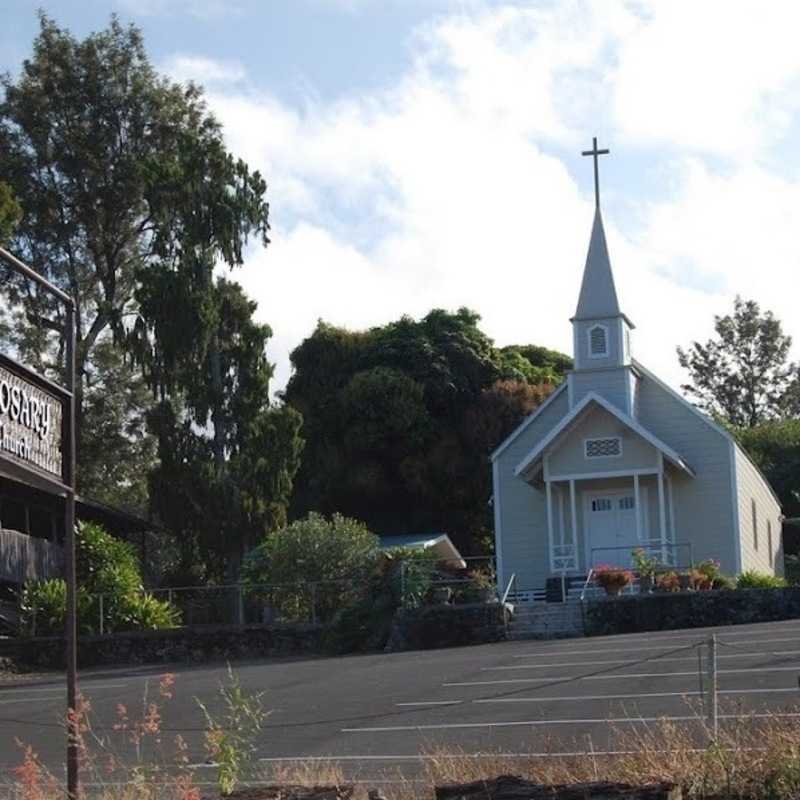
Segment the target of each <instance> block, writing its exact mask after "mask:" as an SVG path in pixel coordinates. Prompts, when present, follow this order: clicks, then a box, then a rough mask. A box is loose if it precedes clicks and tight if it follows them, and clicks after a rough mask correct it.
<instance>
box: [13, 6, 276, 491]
mask: <svg viewBox="0 0 800 800" xmlns="http://www.w3.org/2000/svg"><path fill="white" fill-rule="evenodd" d="M0 86H2V89H3V97H2V101H0V175H2V176H3V180H4V181H7V182H8V184H9V186H10V187H11V189H12V191H13V193H14V195H15V197H16V201H17V202H18V203H19V205H20V206H21V207H22V209H24V214H23V215H22V217H21V219H20V220H19V224H18V225H17V226H16V229H15V231H14V232H13V234H12V235H11V237H10V239H9V243H8V244H9V247H10V249H11V250H12V251H13V252H15V254H16V255H18V256H19V257H21V258H22V259H23V260H25V261H26V262H28V263H29V264H30V265H31V266H32V267H33V268H34V269H36V270H37V271H38V272H39V273H41V274H42V275H44V276H45V277H46V278H48V279H49V280H50V281H52V282H53V283H55V284H56V285H57V286H58V287H59V288H61V289H63V290H64V291H65V292H67V293H68V294H69V295H70V296H71V297H72V299H73V300H74V302H75V306H76V323H77V347H76V361H77V372H78V376H79V381H78V385H77V387H76V402H77V407H78V435H79V444H80V443H82V441H83V437H84V428H85V427H86V415H85V413H84V404H85V397H86V393H87V385H88V382H89V380H90V378H91V376H92V375H94V376H95V378H96V377H97V371H98V370H99V369H102V363H101V362H102V359H99V358H95V352H96V350H97V348H98V347H100V346H102V345H103V343H104V342H107V341H109V340H110V339H112V338H113V339H114V341H115V342H116V343H117V344H123V343H124V342H125V341H126V338H127V336H128V333H129V329H130V326H131V324H132V321H133V320H134V319H136V317H137V315H138V314H139V308H138V302H137V299H136V293H137V289H138V288H139V287H140V286H141V285H142V283H143V282H144V281H146V280H147V276H148V275H149V273H150V272H151V271H152V270H167V271H168V270H174V269H177V268H179V267H181V266H185V262H186V260H187V258H189V257H191V256H192V253H191V251H190V250H189V249H188V247H191V245H190V244H189V242H190V241H195V240H197V239H198V238H205V240H206V252H205V254H204V257H205V259H206V261H205V262H204V264H203V269H207V267H208V263H209V261H220V262H223V263H225V264H227V265H228V266H230V267H234V266H236V265H238V264H240V263H241V262H242V248H243V246H244V244H245V242H246V240H247V237H248V235H251V234H252V235H254V236H256V237H257V238H258V239H260V240H262V241H264V242H266V241H267V231H268V221H267V220H268V206H267V203H266V202H265V200H264V194H265V190H266V185H265V183H264V181H263V180H262V178H261V176H260V175H259V174H258V173H257V172H251V171H250V170H249V169H248V168H247V165H246V164H245V163H244V162H242V161H241V160H237V159H235V158H234V157H233V156H232V155H230V154H229V153H228V152H227V150H226V149H225V146H224V142H223V139H222V130H221V128H220V125H219V124H218V123H217V121H216V120H215V119H214V118H213V116H211V115H210V114H209V113H208V111H207V109H206V106H205V103H204V100H203V94H202V90H201V89H200V88H199V87H197V86H194V85H191V84H190V85H187V86H183V85H179V84H175V83H172V82H170V81H169V80H167V79H166V78H163V77H161V76H159V75H158V74H157V73H156V72H155V71H154V69H153V68H152V66H151V65H150V62H149V60H148V58H147V54H146V52H145V48H144V43H143V40H142V36H141V33H140V32H139V31H138V30H137V29H136V28H135V27H124V26H123V25H121V24H120V23H119V22H118V20H117V19H116V18H114V17H112V20H111V23H110V25H109V26H108V28H106V29H105V30H102V31H100V32H97V33H93V34H91V35H89V36H88V37H86V38H85V39H83V40H78V39H76V38H75V37H73V36H72V35H71V34H70V33H69V31H66V30H64V29H62V28H60V27H59V26H58V25H56V24H55V22H53V21H52V20H51V19H50V18H48V17H47V16H46V15H45V14H44V13H42V14H40V27H39V34H38V36H37V37H36V39H35V41H34V44H33V54H32V56H31V57H30V58H29V59H27V60H26V61H25V62H24V63H23V65H22V69H21V71H20V74H19V76H18V77H16V78H13V77H11V76H9V75H5V76H3V77H2V78H0ZM0 277H2V285H1V286H0V290H1V291H2V292H3V293H4V295H5V297H6V299H7V300H8V301H9V303H10V305H11V307H12V308H14V309H17V310H18V313H17V318H16V320H15V322H16V324H15V325H14V326H12V327H11V328H10V329H9V330H10V331H11V334H10V335H11V336H13V340H12V341H10V342H8V343H9V344H10V345H11V346H12V347H14V348H15V350H16V351H17V352H18V353H19V354H20V355H21V356H22V357H23V358H24V359H25V360H26V361H27V362H28V363H30V364H32V365H33V366H34V367H36V368H37V369H38V370H40V371H41V372H44V373H45V374H49V375H51V376H53V377H58V374H59V372H60V370H61V368H62V360H63V352H64V347H63V341H61V340H60V337H61V330H62V329H63V319H62V317H61V315H62V309H61V308H60V306H59V305H58V304H57V303H54V302H53V301H52V300H51V299H50V298H49V297H48V296H47V295H46V294H44V293H42V292H41V291H40V290H39V289H38V288H37V287H36V286H33V285H32V284H30V282H23V281H20V280H18V279H16V278H15V276H14V275H12V274H10V273H5V274H3V275H2V276H0ZM192 299H195V298H192ZM200 299H201V300H202V298H200ZM198 313H202V310H199V311H198ZM157 335H158V333H157V332H156V336H157ZM120 388H121V387H120ZM143 410H144V409H141V408H136V409H132V410H131V414H130V415H129V416H127V417H126V418H124V419H118V420H116V421H114V420H110V419H108V418H106V420H105V422H107V423H109V424H111V423H114V422H116V424H118V425H120V426H124V425H128V426H134V427H136V431H137V435H141V436H144V423H143V413H142V412H143ZM78 452H79V463H78V467H79V472H78V485H79V489H82V487H83V483H84V477H85V476H86V475H87V474H89V473H97V472H98V471H101V470H102V469H103V466H104V465H103V459H105V458H112V459H113V458H114V450H113V448H106V450H105V451H103V449H102V448H100V449H98V448H94V447H90V448H83V447H79V450H78ZM87 459H99V462H98V461H96V460H95V461H94V462H93V463H91V464H90V463H87ZM132 466H134V467H135V468H136V469H139V467H140V465H139V464H138V463H136V464H134V465H132ZM117 467H119V464H116V465H114V468H113V469H111V470H110V471H111V472H112V473H115V474H116V473H117V472H118V470H117ZM132 477H135V476H132Z"/></svg>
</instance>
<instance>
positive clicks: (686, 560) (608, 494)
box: [541, 468, 692, 576]
mask: <svg viewBox="0 0 800 800" xmlns="http://www.w3.org/2000/svg"><path fill="white" fill-rule="evenodd" d="M541 490H542V491H543V493H544V495H545V503H546V519H547V542H548V553H549V565H548V568H549V573H550V575H551V576H557V575H558V576H560V575H568V576H569V575H573V576H574V575H586V574H587V573H588V572H589V570H590V569H592V568H594V567H597V566H598V565H600V564H611V565H614V566H621V567H630V566H631V565H632V552H633V551H634V550H635V549H637V548H642V549H643V550H644V551H645V552H646V554H647V555H648V556H649V557H652V558H656V559H657V560H658V561H659V562H660V563H661V564H664V565H666V566H674V567H684V566H688V565H689V564H690V563H691V561H692V553H691V545H690V544H689V543H687V542H685V541H682V540H681V539H680V537H679V532H678V531H677V530H676V517H675V508H674V506H675V489H674V483H673V480H672V475H671V474H670V470H669V469H668V468H665V469H663V470H659V469H658V468H656V469H653V470H638V471H636V472H633V473H631V474H627V475H621V474H619V473H613V472H609V473H608V474H605V475H591V476H585V475H579V474H575V475H557V476H552V477H550V478H549V479H544V480H543V481H542V482H541Z"/></svg>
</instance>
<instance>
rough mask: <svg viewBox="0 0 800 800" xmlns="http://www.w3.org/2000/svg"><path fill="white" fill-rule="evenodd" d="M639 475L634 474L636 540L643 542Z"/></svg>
mask: <svg viewBox="0 0 800 800" xmlns="http://www.w3.org/2000/svg"><path fill="white" fill-rule="evenodd" d="M639 500H640V495H639V474H638V473H634V474H633V507H634V508H635V509H636V540H637V541H639V542H641V541H642V511H641V508H640V507H639Z"/></svg>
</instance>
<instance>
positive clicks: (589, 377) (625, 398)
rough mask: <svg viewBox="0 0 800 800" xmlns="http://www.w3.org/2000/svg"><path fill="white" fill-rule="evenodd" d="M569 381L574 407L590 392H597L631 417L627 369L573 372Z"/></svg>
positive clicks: (615, 368)
mask: <svg viewBox="0 0 800 800" xmlns="http://www.w3.org/2000/svg"><path fill="white" fill-rule="evenodd" d="M569 380H570V381H571V382H572V405H573V407H574V406H577V405H578V403H580V402H581V400H583V398H584V397H586V395H587V394H589V392H596V393H597V394H599V395H600V396H601V397H603V398H604V399H606V400H608V402H609V403H613V404H614V405H615V406H616V407H617V408H618V409H619V410H620V411H622V413H623V414H628V415H630V408H629V398H630V394H629V393H630V379H629V377H628V368H627V367H614V368H612V369H597V370H589V371H586V372H572V373H570V376H569Z"/></svg>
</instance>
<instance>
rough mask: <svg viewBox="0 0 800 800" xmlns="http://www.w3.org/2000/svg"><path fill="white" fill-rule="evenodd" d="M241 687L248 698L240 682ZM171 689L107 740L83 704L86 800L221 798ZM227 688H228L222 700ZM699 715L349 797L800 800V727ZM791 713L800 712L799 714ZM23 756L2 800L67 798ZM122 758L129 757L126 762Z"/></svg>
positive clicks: (214, 727) (329, 772) (280, 766)
mask: <svg viewBox="0 0 800 800" xmlns="http://www.w3.org/2000/svg"><path fill="white" fill-rule="evenodd" d="M235 685H236V687H237V690H240V689H241V687H239V686H238V683H236V684H235ZM174 691H175V686H174V678H173V676H171V675H165V676H162V678H161V680H160V681H159V683H158V689H157V691H153V692H152V693H151V694H147V693H146V694H145V696H144V697H143V699H142V704H141V708H138V709H136V710H135V711H134V710H129V709H127V708H125V707H123V706H119V707H118V708H117V716H116V718H117V721H116V723H115V724H114V726H113V731H112V732H110V733H105V734H102V735H101V734H99V733H96V732H95V731H94V730H93V728H92V723H91V709H90V708H89V707H88V705H87V704H85V703H82V704H81V706H80V708H79V709H78V714H77V717H76V719H77V722H78V727H79V732H80V741H79V747H80V752H81V774H82V781H83V782H84V784H85V785H87V786H90V787H91V790H90V793H89V794H88V796H90V797H92V798H97V800H201V798H207V797H215V796H218V795H217V793H216V792H215V791H214V790H213V787H210V786H209V784H208V779H209V777H212V778H213V777H216V776H215V775H214V774H213V773H214V772H215V770H213V769H212V770H205V769H204V770H202V771H200V772H198V771H196V770H195V769H193V768H192V767H191V766H190V763H189V762H190V758H189V755H188V752H189V750H188V747H187V745H186V743H185V742H184V740H183V739H182V738H181V736H180V735H179V734H176V735H172V734H167V733H166V731H164V730H163V729H162V722H161V720H162V715H163V712H164V710H165V708H166V707H167V706H168V704H169V702H170V701H171V699H172V697H173V694H174ZM224 691H225V687H222V688H221V692H223V698H224V697H225V695H224ZM237 697H239V696H237ZM251 701H252V698H247V697H239V699H238V700H237V703H239V704H240V705H239V706H237V708H239V709H245V710H246V709H252V708H253V706H248V705H247V704H248V703H250V702H251ZM259 702H260V701H259ZM259 708H260V706H259ZM694 708H695V711H696V712H698V713H697V724H694V725H691V726H687V725H685V724H676V723H674V722H671V721H668V720H661V721H658V722H655V723H652V724H651V723H644V722H642V723H638V724H636V725H625V726H623V727H622V728H619V729H616V730H615V729H613V728H612V740H613V742H614V745H613V751H614V752H613V754H611V755H607V754H604V753H600V752H595V750H596V748H594V747H593V746H592V743H591V741H590V740H587V739H582V740H576V741H574V742H566V743H565V741H564V740H563V739H561V740H559V741H558V742H555V741H551V742H547V741H542V740H537V744H536V753H535V754H533V753H532V754H531V755H529V756H525V755H524V754H523V755H522V756H521V757H519V758H513V759H511V758H508V757H503V756H502V754H501V753H499V752H498V753H492V752H487V753H485V754H482V755H480V756H473V755H470V754H468V753H465V752H463V751H459V750H457V749H441V748H429V749H427V750H425V751H424V752H423V753H422V755H423V756H424V758H423V760H422V763H421V767H420V770H421V771H420V773H419V775H418V777H417V779H416V780H409V779H406V778H404V777H403V776H402V774H401V773H400V772H399V771H395V773H394V774H391V773H390V774H388V775H387V776H386V777H387V778H388V779H389V780H388V781H387V782H385V783H383V782H377V781H376V782H375V783H371V782H370V781H368V780H365V781H363V782H359V783H358V784H357V785H356V790H355V793H354V800H366V797H367V790H368V789H370V788H373V787H376V786H377V787H379V788H380V789H381V791H382V793H383V795H384V796H385V797H386V798H387V800H430V798H431V797H433V791H434V787H436V786H439V785H443V784H449V783H471V782H473V781H482V780H487V779H491V778H495V777H498V776H500V775H508V774H513V775H518V776H520V777H522V778H525V779H528V780H530V781H532V782H535V783H542V784H570V783H585V782H595V781H611V782H619V783H628V784H634V785H643V784H649V783H656V782H669V783H676V784H679V785H681V786H682V787H683V789H684V796H685V797H686V798H692V799H694V800H699V798H706V797H708V798H711V797H713V798H714V800H744V798H747V800H796V798H800V726H798V724H797V721H796V718H793V717H782V716H777V715H774V716H764V717H756V716H751V717H750V718H747V717H745V718H744V719H741V720H729V721H728V722H727V724H725V723H723V724H721V726H720V731H719V734H718V736H717V738H716V740H715V741H712V739H713V737H712V736H711V735H710V731H708V730H707V729H706V727H705V724H704V720H703V717H702V715H701V714H700V713H699V709H697V708H696V707H694ZM723 711H728V712H734V713H739V709H738V708H737V707H736V706H731V707H728V708H725V709H722V708H721V713H722V712H723ZM785 711H787V712H791V713H796V710H795V709H785ZM631 718H632V719H635V715H631ZM219 730H220V726H219V723H218V722H215V721H213V720H212V721H211V722H210V724H209V730H208V731H207V732H206V733H207V735H206V749H207V752H208V753H209V754H210V755H213V753H214V752H215V750H214V748H215V746H216V745H218V742H215V736H214V734H215V732H218V731H219ZM209 733H210V734H211V735H210V736H209V735H208V734H209ZM123 744H124V745H125V746H124V747H121V745H123ZM20 748H21V751H20V752H21V762H20V765H19V766H18V767H17V768H16V769H15V770H14V771H13V773H12V774H13V778H12V780H11V781H10V782H9V783H8V785H7V786H6V787H5V788H6V791H7V794H6V796H7V797H9V798H10V799H13V800H55V799H56V798H63V797H64V796H65V791H64V786H63V785H62V784H61V783H60V781H58V780H56V779H55V777H54V776H53V775H51V774H49V773H48V772H47V770H46V769H45V768H44V767H43V765H42V764H41V763H40V761H39V759H38V758H37V756H36V753H35V752H34V751H33V749H32V748H31V747H29V746H26V745H24V744H23V743H20ZM121 751H125V753H127V756H126V758H127V760H126V758H123V757H122V756H121V755H120V752H121ZM569 752H573V753H577V752H579V753H581V755H578V756H575V755H569V754H568V753H569ZM219 771H220V772H221V770H219ZM351 777H352V776H351ZM356 777H358V776H356ZM236 783H237V785H238V786H246V785H252V784H254V783H255V784H258V783H270V784H281V785H300V786H344V785H346V783H347V780H346V775H345V773H344V771H343V769H342V766H341V765H340V764H338V763H337V762H336V761H335V760H330V761H309V762H306V763H298V762H296V761H293V762H283V763H281V762H275V763H272V764H271V765H270V766H269V767H264V766H263V765H260V766H259V765H257V764H256V762H253V765H251V766H250V768H248V770H247V771H246V773H245V772H244V771H243V772H242V773H241V774H238V775H237V780H236ZM228 786H230V784H228ZM2 788H3V787H0V796H2Z"/></svg>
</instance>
